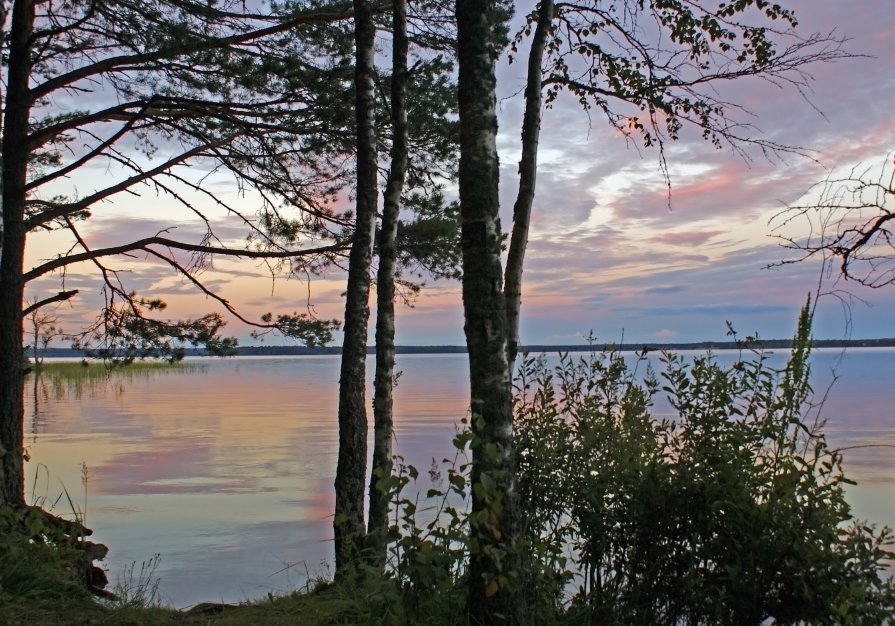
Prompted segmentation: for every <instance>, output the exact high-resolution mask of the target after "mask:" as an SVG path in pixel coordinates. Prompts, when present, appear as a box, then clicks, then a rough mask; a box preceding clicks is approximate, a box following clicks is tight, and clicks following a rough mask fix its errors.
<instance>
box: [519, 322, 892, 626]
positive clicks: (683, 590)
mask: <svg viewBox="0 0 895 626" xmlns="http://www.w3.org/2000/svg"><path fill="white" fill-rule="evenodd" d="M810 326H811V319H810V314H809V309H808V307H807V306H806V308H805V310H803V312H802V316H801V318H800V323H799V330H798V332H797V335H796V337H795V341H794V347H793V350H792V354H791V356H790V359H789V361H788V363H787V365H786V366H785V367H784V368H782V369H774V368H772V367H770V365H769V363H768V358H767V354H765V353H764V352H762V351H761V350H753V351H751V352H750V354H751V357H750V358H747V359H740V360H738V361H737V362H736V363H734V364H733V365H732V366H730V367H723V366H722V365H721V364H720V363H719V362H718V361H717V360H716V359H715V358H714V357H713V356H712V355H710V354H709V355H705V356H702V357H698V358H695V359H693V360H692V361H691V362H688V361H687V360H685V359H684V358H683V357H681V356H678V355H673V354H668V353H663V354H662V357H661V364H662V372H661V375H659V376H656V375H655V374H654V372H653V371H652V368H651V367H650V366H649V364H648V361H647V360H646V358H645V356H644V355H639V358H637V359H636V360H635V364H634V365H633V366H629V364H628V363H627V362H626V361H625V359H624V357H623V356H622V355H621V354H619V353H618V352H617V351H614V350H611V349H609V350H606V351H604V352H602V353H599V354H591V355H590V356H589V357H585V358H582V359H579V360H577V361H575V360H573V359H572V358H571V357H570V356H569V355H567V354H564V355H561V357H560V363H559V365H558V366H557V367H556V368H554V369H553V370H551V369H550V368H548V367H546V366H545V364H544V361H543V360H538V359H531V358H526V359H525V361H524V363H523V365H522V368H521V374H520V379H519V382H518V387H517V406H516V414H517V459H518V467H519V488H520V492H521V498H522V501H523V510H524V511H526V512H527V518H526V520H525V537H526V541H525V544H524V549H525V550H526V551H527V552H528V553H529V556H530V562H532V563H534V564H536V565H537V566H538V567H539V568H540V570H539V571H535V572H533V573H534V574H535V575H536V576H537V577H540V580H541V581H542V582H541V588H540V591H541V592H542V594H541V596H539V597H543V593H544V592H545V591H546V592H548V593H552V599H553V602H554V604H555V606H556V609H557V611H558V612H562V614H563V618H562V621H563V622H564V623H581V624H657V625H659V624H668V625H676V624H761V623H763V622H764V621H765V620H768V619H772V620H773V623H775V624H798V623H810V624H856V623H860V624H881V623H884V622H885V620H886V619H889V618H890V617H891V615H893V614H895V587H893V583H892V581H891V580H889V579H888V577H887V576H886V574H885V568H886V567H887V566H891V565H892V563H893V556H895V555H893V553H892V552H890V551H889V550H888V545H889V543H890V542H891V539H892V535H891V533H890V531H889V529H887V528H883V529H882V530H879V531H877V530H876V529H875V528H873V527H872V526H867V525H865V524H862V523H860V522H856V521H853V520H852V519H851V515H850V512H849V506H848V504H847V502H846V499H845V493H844V490H843V488H844V485H845V484H847V483H849V482H850V481H848V480H847V479H846V478H845V476H844V475H843V472H842V466H841V461H842V457H841V455H840V454H839V453H838V452H837V451H836V450H835V449H831V448H830V446H829V445H828V443H827V441H826V439H825V437H824V434H823V433H822V431H821V429H820V428H819V426H818V425H817V424H814V423H808V421H806V420H803V417H802V415H803V412H804V410H805V409H806V406H807V405H806V402H807V400H808V399H809V396H810V393H811V388H810V385H809V374H810V369H809V365H808V355H809V346H810V339H809V333H810ZM640 367H645V368H646V370H647V371H646V372H645V373H643V374H642V375H639V374H638V371H637V370H638V369H639V368H640ZM659 393H664V394H665V395H666V396H667V398H668V401H669V403H670V405H671V407H672V408H673V414H672V416H670V417H668V418H655V417H653V415H652V413H653V412H654V401H655V399H656V398H657V395H658V394H659ZM544 574H546V576H545V575H544ZM545 585H552V586H550V587H545ZM570 590H571V593H570Z"/></svg>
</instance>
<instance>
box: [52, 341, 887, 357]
mask: <svg viewBox="0 0 895 626" xmlns="http://www.w3.org/2000/svg"><path fill="white" fill-rule="evenodd" d="M604 345H612V347H614V348H615V349H617V350H619V351H621V352H636V351H641V350H643V349H644V348H646V349H647V350H649V351H650V352H659V351H662V350H672V351H677V350H703V351H705V350H738V349H740V346H739V345H737V343H736V342H735V341H698V342H693V343H636V344H635V343H623V344H594V345H593V346H591V345H587V344H577V345H559V344H533V345H527V346H522V347H521V348H520V350H519V352H520V353H523V352H528V353H529V354H542V353H546V354H556V353H557V352H590V351H591V350H594V349H596V350H600V349H601V348H603V346H604ZM757 345H760V346H761V347H763V348H765V349H768V350H773V349H777V350H785V349H789V348H790V347H791V346H792V340H791V339H765V340H762V341H761V342H759V344H757ZM813 346H814V347H815V348H892V347H895V338H893V337H887V338H882V339H815V340H814V342H813ZM374 352H375V347H373V346H369V347H368V348H367V354H373V353H374ZM341 353H342V348H341V347H340V346H327V347H323V348H306V347H304V346H239V347H238V348H237V351H236V356H312V355H334V354H335V355H337V354H341ZM395 353H396V354H466V346H395ZM186 355H187V356H207V352H206V351H205V350H199V349H195V348H188V349H187V350H186ZM44 356H46V357H50V358H79V357H83V356H85V354H84V351H83V350H73V349H71V348H47V350H46V351H45V352H44Z"/></svg>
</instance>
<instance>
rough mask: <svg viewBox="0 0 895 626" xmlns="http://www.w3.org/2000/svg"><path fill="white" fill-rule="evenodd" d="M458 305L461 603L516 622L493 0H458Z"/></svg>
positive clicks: (482, 614)
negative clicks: (465, 418) (468, 495)
mask: <svg viewBox="0 0 895 626" xmlns="http://www.w3.org/2000/svg"><path fill="white" fill-rule="evenodd" d="M456 15H457V29H458V31H457V48H458V59H459V91H458V98H459V105H460V178H459V187H460V212H461V218H462V231H461V233H462V248H463V310H464V318H465V331H466V345H467V348H468V351H469V373H470V386H471V409H472V432H473V443H472V473H471V481H472V513H471V516H470V563H469V568H470V577H469V596H468V610H469V619H470V621H471V622H472V623H474V624H494V623H511V624H512V623H519V622H521V621H523V620H522V619H521V616H522V615H523V613H522V611H523V610H524V605H523V603H522V602H520V597H521V596H520V593H519V586H518V574H519V572H518V567H517V565H516V563H517V561H518V555H517V550H516V539H517V535H518V510H517V509H518V495H517V494H516V490H515V475H514V462H513V414H512V400H511V392H510V367H509V363H508V362H507V325H506V302H505V299H504V294H503V289H502V271H501V266H500V242H501V229H500V219H499V217H498V208H499V200H498V159H497V143H496V139H497V113H496V104H497V100H496V77H495V68H494V64H495V59H496V58H497V55H498V52H499V48H498V43H497V41H496V33H495V27H496V26H497V25H499V22H498V21H499V20H500V19H501V17H502V13H501V7H500V6H499V3H484V2H475V1H473V0H457V4H456Z"/></svg>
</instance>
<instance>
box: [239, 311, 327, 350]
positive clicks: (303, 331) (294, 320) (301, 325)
mask: <svg viewBox="0 0 895 626" xmlns="http://www.w3.org/2000/svg"><path fill="white" fill-rule="evenodd" d="M261 321H262V322H264V323H265V324H270V325H271V326H272V329H276V330H277V331H279V332H280V333H282V334H283V336H285V337H289V338H290V339H297V340H298V341H301V342H302V343H303V344H305V345H306V346H307V347H309V348H317V347H319V346H325V345H326V344H328V343H329V342H330V341H332V340H333V330H336V329H337V328H339V326H340V322H339V320H321V319H317V318H315V317H311V316H310V315H309V314H307V313H291V314H280V315H277V316H276V320H274V316H273V313H265V314H264V315H262V316H261ZM267 332H268V331H254V332H252V337H253V338H255V339H259V338H260V337H262V336H264V335H266V334H267Z"/></svg>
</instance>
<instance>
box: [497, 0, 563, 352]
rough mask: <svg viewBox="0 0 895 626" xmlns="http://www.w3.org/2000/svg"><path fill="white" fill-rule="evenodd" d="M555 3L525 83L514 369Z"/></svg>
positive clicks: (516, 213) (510, 282) (511, 311)
mask: <svg viewBox="0 0 895 626" xmlns="http://www.w3.org/2000/svg"><path fill="white" fill-rule="evenodd" d="M553 6H554V3H553V0H543V1H542V2H541V3H540V6H539V7H538V22H537V26H536V27H535V32H534V36H533V37H532V40H531V50H529V53H528V75H527V78H526V83H525V113H524V115H523V118H522V157H521V159H520V160H519V192H518V194H517V195H516V203H515V204H514V205H513V234H512V236H511V238H510V248H509V251H508V252H507V267H506V272H505V274H504V276H505V279H504V285H505V290H506V299H507V360H508V361H509V363H510V368H512V367H513V364H514V363H515V362H516V354H517V353H518V350H519V311H520V309H521V308H522V263H523V261H524V260H525V249H526V246H527V245H528V230H529V225H530V223H531V207H532V204H533V203H534V198H535V183H536V182H537V173H538V140H539V139H540V135H541V104H542V97H541V81H542V79H543V75H542V72H541V62H542V61H543V59H544V49H545V46H546V42H547V34H548V32H549V30H550V21H551V20H552V19H553Z"/></svg>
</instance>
